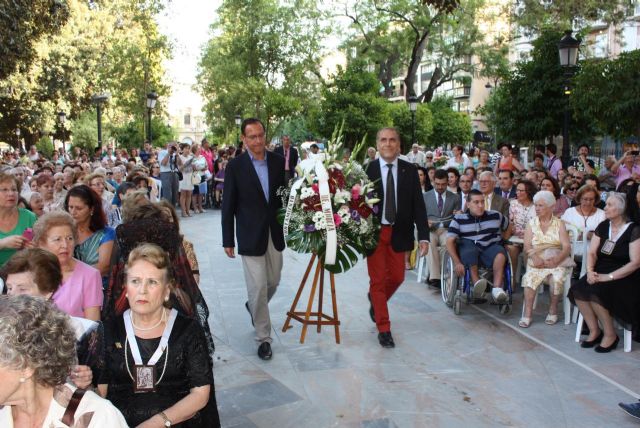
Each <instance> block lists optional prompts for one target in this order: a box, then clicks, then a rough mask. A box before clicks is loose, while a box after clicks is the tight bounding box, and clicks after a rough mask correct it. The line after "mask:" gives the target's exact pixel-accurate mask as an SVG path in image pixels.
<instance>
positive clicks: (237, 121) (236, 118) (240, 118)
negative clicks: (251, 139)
mask: <svg viewBox="0 0 640 428" xmlns="http://www.w3.org/2000/svg"><path fill="white" fill-rule="evenodd" d="M235 121H236V127H237V128H238V132H237V134H236V135H237V137H236V147H239V146H240V125H241V124H242V116H240V115H239V114H236V117H235Z"/></svg>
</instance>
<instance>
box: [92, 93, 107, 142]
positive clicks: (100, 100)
mask: <svg viewBox="0 0 640 428" xmlns="http://www.w3.org/2000/svg"><path fill="white" fill-rule="evenodd" d="M108 99H109V95H107V94H95V95H94V96H93V97H91V102H93V104H95V106H96V114H97V119H98V149H99V151H100V153H102V105H103V104H104V103H105V102H106V101H107V100H108Z"/></svg>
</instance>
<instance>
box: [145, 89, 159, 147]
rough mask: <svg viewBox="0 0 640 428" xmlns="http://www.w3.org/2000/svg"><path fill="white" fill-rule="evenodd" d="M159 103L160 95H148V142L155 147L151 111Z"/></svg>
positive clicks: (152, 92)
mask: <svg viewBox="0 0 640 428" xmlns="http://www.w3.org/2000/svg"><path fill="white" fill-rule="evenodd" d="M157 101H158V94H156V92H155V91H151V92H149V93H148V94H147V120H148V123H147V141H149V143H151V144H152V145H153V141H152V138H153V135H152V134H151V110H153V109H154V108H155V107H156V102H157Z"/></svg>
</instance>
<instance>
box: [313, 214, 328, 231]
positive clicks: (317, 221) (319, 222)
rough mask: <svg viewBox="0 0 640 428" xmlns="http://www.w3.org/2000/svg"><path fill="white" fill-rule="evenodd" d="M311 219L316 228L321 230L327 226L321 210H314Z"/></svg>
mask: <svg viewBox="0 0 640 428" xmlns="http://www.w3.org/2000/svg"><path fill="white" fill-rule="evenodd" d="M312 220H313V223H314V226H315V227H316V230H322V229H326V228H327V222H326V221H325V219H324V214H323V212H322V211H316V212H315V214H313V218H312Z"/></svg>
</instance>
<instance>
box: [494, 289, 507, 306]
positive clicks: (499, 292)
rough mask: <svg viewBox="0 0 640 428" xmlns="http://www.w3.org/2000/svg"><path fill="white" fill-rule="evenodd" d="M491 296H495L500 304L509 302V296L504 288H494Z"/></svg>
mask: <svg viewBox="0 0 640 428" xmlns="http://www.w3.org/2000/svg"><path fill="white" fill-rule="evenodd" d="M491 296H492V297H493V300H494V301H495V302H496V303H497V304H499V305H503V304H505V303H507V299H508V296H507V293H505V292H504V290H503V289H502V288H498V287H494V288H493V290H491Z"/></svg>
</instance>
